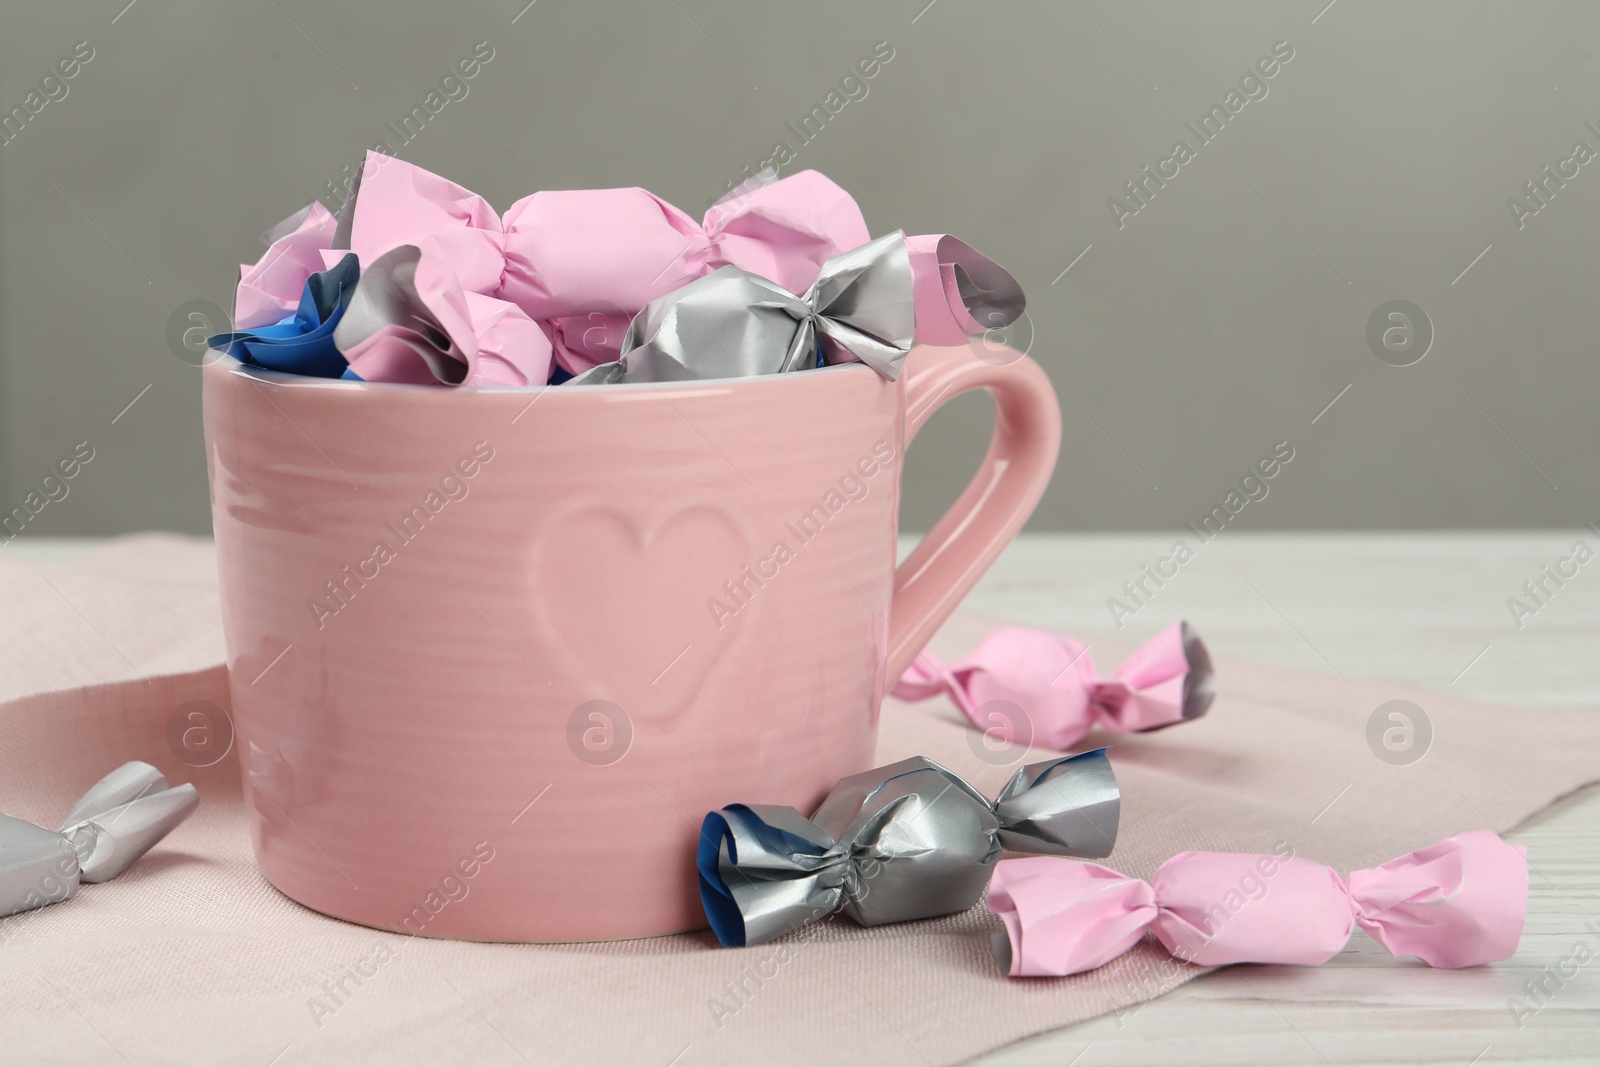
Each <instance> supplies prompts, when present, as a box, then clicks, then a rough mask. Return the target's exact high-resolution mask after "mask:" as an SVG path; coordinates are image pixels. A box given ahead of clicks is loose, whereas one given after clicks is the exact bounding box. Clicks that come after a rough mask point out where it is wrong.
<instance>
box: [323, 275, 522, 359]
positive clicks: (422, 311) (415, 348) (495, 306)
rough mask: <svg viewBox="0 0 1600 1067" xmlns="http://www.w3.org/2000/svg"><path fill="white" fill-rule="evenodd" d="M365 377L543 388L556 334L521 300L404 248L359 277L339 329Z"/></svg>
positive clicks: (339, 339) (342, 345)
mask: <svg viewBox="0 0 1600 1067" xmlns="http://www.w3.org/2000/svg"><path fill="white" fill-rule="evenodd" d="M333 338H334V343H335V344H337V345H338V347H339V351H340V352H342V353H343V354H344V357H345V359H347V360H348V361H349V363H350V369H351V370H352V371H353V372H355V374H356V376H357V377H359V378H361V379H362V380H364V381H377V382H404V383H411V384H416V385H468V386H523V385H543V384H545V382H546V381H547V380H548V379H549V377H550V356H551V347H550V339H549V338H548V337H547V336H546V335H545V333H544V330H543V329H542V328H541V327H540V325H539V324H538V323H536V322H534V321H533V320H532V319H530V318H529V317H528V315H527V313H526V312H524V311H523V310H522V309H521V308H519V307H517V306H516V305H515V304H512V303H509V302H507V301H504V300H497V299H495V298H494V297H491V296H484V295H483V294H481V293H475V292H472V291H471V290H468V289H465V288H464V287H463V286H462V284H461V282H460V280H459V279H458V278H457V277H456V275H455V272H454V271H452V270H451V269H450V267H449V266H448V264H447V263H446V262H445V261H444V259H442V258H441V257H439V256H437V255H426V254H424V253H423V251H422V250H421V249H420V248H418V247H417V246H416V245H401V246H399V247H398V248H394V249H391V250H389V251H388V252H385V253H384V254H383V255H381V256H379V257H378V258H377V259H376V260H374V261H373V262H372V263H371V264H369V265H368V266H367V268H366V270H365V271H364V272H363V273H362V275H361V280H360V282H358V283H357V284H356V291H355V295H354V296H353V297H352V298H351V300H350V306H349V308H348V309H346V311H345V313H344V317H343V318H342V319H341V320H340V321H339V325H338V327H337V328H336V329H335V330H334V334H333Z"/></svg>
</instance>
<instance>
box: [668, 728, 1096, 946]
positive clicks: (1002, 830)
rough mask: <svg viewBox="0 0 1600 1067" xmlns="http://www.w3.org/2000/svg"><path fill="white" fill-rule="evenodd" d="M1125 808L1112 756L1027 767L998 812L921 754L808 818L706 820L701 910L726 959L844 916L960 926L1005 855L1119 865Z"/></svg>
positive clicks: (736, 809) (830, 800)
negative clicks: (959, 916) (1116, 848)
mask: <svg viewBox="0 0 1600 1067" xmlns="http://www.w3.org/2000/svg"><path fill="white" fill-rule="evenodd" d="M1121 803H1122V798H1121V793H1120V791H1119V790H1118V788H1117V780H1116V776H1115V775H1114V774H1112V771H1111V763H1110V761H1109V760H1108V759H1107V758H1106V750H1105V749H1103V748H1102V749H1097V750H1095V751H1093V752H1085V753H1082V754H1080V755H1076V756H1068V757H1066V758H1064V759H1056V760H1047V761H1045V762H1042V763H1034V764H1030V765H1028V766H1026V767H1023V768H1022V769H1020V770H1018V771H1017V773H1016V774H1015V775H1014V776H1013V777H1012V779H1011V781H1010V782H1008V783H1007V784H1006V787H1005V788H1004V789H1002V790H1001V791H1000V795H999V797H998V798H996V799H995V800H993V801H991V800H989V799H988V798H987V797H985V796H984V795H983V794H982V793H980V792H978V790H976V789H974V788H973V787H972V786H971V785H969V784H967V783H966V782H965V781H963V780H962V779H961V778H960V777H958V776H957V775H955V774H954V773H952V772H951V771H949V770H946V769H945V768H944V767H941V766H939V764H937V763H935V762H933V761H932V760H930V759H926V758H924V757H921V756H916V757H913V758H911V759H907V760H901V761H900V762H899V763H893V764H890V765H889V766H887V767H880V768H878V769H876V770H871V771H866V772H864V773H862V774H856V775H852V776H851V777H849V778H846V779H844V780H843V781H841V782H840V783H839V784H838V785H836V786H834V788H833V791H832V792H831V793H829V794H828V797H827V799H826V800H824V801H823V802H822V805H821V807H819V808H818V809H817V811H816V813H815V814H813V815H812V816H811V817H810V818H809V819H808V818H806V817H805V816H803V815H801V814H800V813H799V812H798V811H796V810H795V809H794V808H790V807H784V806H782V805H771V804H731V805H729V806H728V807H725V808H722V809H721V810H719V811H713V812H711V813H709V814H708V815H707V816H706V817H705V821H704V823H703V824H702V827H701V832H700V849H699V855H698V857H697V859H696V866H697V868H698V870H699V879H700V900H701V903H702V904H704V906H705V909H706V918H707V919H708V920H710V923H711V929H712V930H713V931H714V932H715V933H716V935H717V939H718V940H719V941H721V942H722V944H723V945H724V946H727V947H730V948H732V947H739V946H744V945H760V944H764V943H766V942H768V941H771V940H773V939H774V938H777V937H781V936H782V935H784V934H786V933H789V932H791V931H793V930H797V929H799V928H800V927H802V926H805V925H807V924H808V923H812V922H815V921H817V920H818V919H822V918H824V917H826V916H828V915H831V914H832V913H833V912H835V911H842V912H844V914H846V915H848V916H849V917H850V918H852V919H854V920H855V921H856V922H858V923H860V924H861V925H863V926H879V925H882V924H884V923H895V922H905V921H908V920H911V919H927V918H932V917H934V916H938V915H951V914H954V913H956V912H960V911H965V910H966V909H967V908H969V907H971V906H972V905H973V904H975V903H977V902H978V900H979V899H981V898H982V896H983V894H984V891H985V890H986V889H987V888H988V885H989V877H990V875H991V874H992V873H993V871H994V865H995V864H996V863H997V862H998V861H999V859H1000V854H1001V852H1002V851H1003V850H1009V851H1012V852H1027V853H1035V854H1046V855H1056V856H1077V857H1080V858H1083V859H1099V858H1102V857H1104V856H1108V855H1110V853H1111V849H1112V846H1113V845H1115V844H1116V840H1117V821H1118V817H1119V815H1120V813H1121Z"/></svg>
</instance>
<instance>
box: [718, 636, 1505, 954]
mask: <svg viewBox="0 0 1600 1067" xmlns="http://www.w3.org/2000/svg"><path fill="white" fill-rule="evenodd" d="M1063 679H1065V680H1066V684H1065V685H1061V686H1059V687H1058V685H1057V683H1059V682H1061V681H1062V680H1063ZM1215 693H1216V686H1215V679H1214V676H1213V674H1212V670H1211V657H1210V654H1209V653H1208V652H1207V651H1206V647H1205V644H1204V642H1202V641H1201V640H1200V638H1199V636H1198V635H1197V634H1195V632H1194V631H1193V630H1192V629H1190V627H1189V625H1188V624H1187V623H1182V622H1180V623H1177V624H1175V625H1173V626H1171V627H1169V628H1168V629H1166V630H1164V631H1162V632H1161V633H1160V634H1157V635H1156V637H1155V638H1154V639H1152V640H1151V641H1149V642H1147V643H1146V644H1145V645H1143V646H1142V647H1140V648H1139V649H1137V650H1135V652H1134V653H1133V655H1132V656H1130V657H1129V658H1128V659H1127V661H1126V662H1125V663H1123V664H1122V666H1121V667H1119V668H1117V670H1116V671H1115V672H1114V673H1113V674H1112V675H1110V676H1109V677H1105V678H1102V677H1100V676H1099V674H1098V672H1096V670H1095V668H1094V666H1093V664H1092V663H1090V662H1089V660H1088V646H1086V645H1084V644H1083V643H1082V642H1080V641H1078V640H1076V639H1075V638H1072V637H1068V636H1067V635H1065V634H1055V633H1050V632H1048V631H1043V630H1029V629H1023V628H1018V627H1008V628H1005V629H1000V630H996V631H994V632H993V633H991V634H989V635H988V636H987V637H986V638H984V640H983V641H982V643H981V644H980V645H979V646H978V648H977V649H976V650H975V651H974V652H973V653H972V655H970V656H968V657H966V658H965V659H963V660H960V661H957V662H956V663H945V662H943V661H941V660H939V659H938V658H936V657H934V656H932V655H930V654H928V653H923V654H922V655H921V656H920V657H919V658H918V661H917V663H916V664H914V665H913V666H912V667H911V668H910V669H909V670H907V671H906V673H905V675H904V676H903V677H902V678H901V680H900V682H899V683H898V684H897V685H896V686H895V688H894V695H895V696H897V697H900V698H902V699H907V700H922V699H926V698H929V697H933V696H941V695H942V696H947V697H949V698H950V700H951V702H952V703H954V704H955V705H956V707H957V708H958V709H959V710H960V711H961V712H962V713H963V714H965V715H966V716H967V718H968V719H970V720H971V721H972V724H973V725H974V726H976V727H978V728H980V729H983V728H984V727H985V725H986V720H988V719H989V718H990V716H988V715H987V714H986V712H985V709H987V708H992V707H993V706H994V705H995V704H1002V705H1009V706H1010V707H1011V708H1013V709H1015V710H1016V711H1018V712H1019V718H1020V719H1021V721H1022V722H1024V723H1030V724H1033V725H1035V726H1037V727H1038V729H1037V730H1034V729H1031V728H1030V729H1029V730H1027V731H1026V732H1025V736H1021V737H1019V736H1017V730H1016V726H1017V721H1016V720H1013V719H1006V718H1005V717H1003V716H1002V717H1000V718H999V720H998V721H997V722H995V723H994V725H993V726H991V727H990V728H989V729H988V730H986V733H989V734H991V735H994V734H999V735H1001V736H1003V738H1004V739H1005V740H1008V741H1011V742H1013V743H1016V744H1019V745H1021V746H1022V747H1023V748H1024V749H1027V747H1028V746H1029V745H1030V744H1031V743H1033V742H1035V741H1037V742H1039V743H1040V744H1042V745H1043V746H1044V747H1051V748H1064V747H1065V746H1067V745H1070V744H1073V743H1075V742H1077V741H1078V740H1080V739H1081V738H1082V737H1083V736H1084V735H1086V734H1087V733H1089V732H1090V731H1091V730H1092V729H1095V728H1097V727H1099V728H1103V729H1106V730H1110V731H1114V732H1119V733H1135V732H1140V733H1142V732H1148V731H1153V730H1161V729H1165V728H1167V727H1169V726H1176V725H1179V724H1180V723H1185V722H1192V721H1194V720H1196V719H1198V718H1200V717H1201V716H1203V715H1204V714H1205V713H1206V711H1207V710H1208V709H1209V708H1210V706H1211V703H1212V700H1213V698H1214V696H1215ZM1121 811H1122V791H1121V789H1120V787H1119V786H1118V784H1117V780H1116V776H1115V775H1114V774H1113V773H1112V769H1111V763H1110V761H1109V760H1108V759H1107V756H1106V750H1105V749H1103V748H1101V749H1096V750H1094V751H1092V752H1084V753H1080V754H1079V755H1076V756H1064V757H1062V756H1058V757H1055V758H1052V759H1049V760H1046V761H1044V762H1041V763H1033V764H1029V765H1027V766H1025V767H1022V768H1020V769H1019V770H1017V772H1016V773H1015V774H1014V775H1013V776H1012V778H1011V781H1010V782H1009V783H1007V784H1006V786H1005V787H1004V788H1003V789H1001V790H1000V793H999V795H998V796H997V797H996V798H995V799H994V800H990V799H989V798H988V796H987V795H986V794H984V793H983V792H981V791H980V790H978V789H977V788H975V787H974V786H972V785H971V784H969V783H968V782H966V781H965V780H963V779H962V778H960V777H959V776H957V775H955V774H953V773H952V772H951V771H949V770H947V769H946V768H944V767H942V766H940V765H939V764H937V763H935V762H934V761H932V760H930V759H927V758H925V757H921V756H917V757H913V758H911V759H905V760H901V761H900V762H898V763H893V764H890V765H888V766H885V767H879V768H877V769H876V770H871V771H866V772H863V773H861V774H856V775H852V776H850V777H848V778H845V779H844V780H843V781H841V782H839V784H838V785H836V786H835V787H834V788H833V790H832V791H831V792H830V793H829V794H828V796H827V797H826V798H825V799H824V800H823V802H822V804H821V805H820V806H819V807H818V808H817V809H816V810H815V811H814V812H812V814H811V815H810V816H809V817H808V816H806V815H804V814H803V813H801V812H800V811H798V810H796V809H794V808H790V807H785V806H782V805H772V804H729V805H727V806H726V807H723V808H721V809H719V810H717V811H713V812H709V813H708V814H707V815H706V816H705V819H704V820H703V822H702V824H701V833H700V840H699V842H698V849H697V854H696V857H695V867H696V870H697V872H698V876H699V883H700V900H701V903H702V905H703V906H704V907H705V913H706V920H707V921H708V922H709V923H710V925H711V929H712V931H713V932H714V933H715V934H716V936H717V940H718V941H720V942H721V943H722V944H723V946H724V947H727V948H746V947H749V946H752V945H761V944H765V943H767V942H769V941H774V940H776V939H778V938H781V937H785V936H788V935H792V934H798V935H799V936H801V937H806V936H808V935H807V934H806V933H805V929H806V928H807V927H809V926H811V925H812V924H815V923H817V922H820V921H822V920H824V919H827V918H828V917H830V916H832V915H834V914H843V915H845V916H847V917H849V918H850V919H853V920H854V921H855V922H857V923H859V924H860V925H862V926H880V925H883V924H886V923H899V922H909V921H913V920H917V919H927V918H934V917H937V916H941V915H954V914H956V913H958V912H961V911H964V910H966V909H967V908H969V907H971V906H972V905H973V904H975V903H976V902H977V901H979V900H983V901H985V905H986V907H987V908H988V910H989V911H990V912H991V913H992V914H994V915H995V916H997V917H998V918H999V920H1000V922H1001V924H1003V926H1002V928H1001V929H998V930H995V931H994V933H993V936H992V939H991V948H992V951H993V954H994V957H995V962H996V963H997V964H998V968H999V970H1000V972H1001V973H1003V974H1006V975H1008V976H1010V977H1013V978H1060V977H1066V976H1069V975H1075V974H1082V973H1084V972H1086V971H1092V970H1095V969H1097V968H1099V967H1103V966H1105V965H1107V964H1109V963H1111V962H1112V961H1113V960H1115V959H1117V958H1118V957H1120V956H1122V955H1123V954H1124V953H1126V952H1129V951H1131V950H1132V949H1133V948H1134V946H1135V945H1137V944H1138V943H1139V942H1140V941H1141V940H1143V939H1144V938H1145V936H1146V933H1147V932H1148V933H1153V934H1154V935H1155V939H1156V941H1158V942H1159V943H1160V944H1161V946H1162V947H1163V948H1164V949H1165V950H1166V951H1167V952H1168V953H1170V954H1171V955H1172V956H1173V957H1175V958H1176V960H1177V961H1180V965H1181V964H1196V965H1199V966H1225V965H1228V964H1235V963H1277V964H1300V965H1311V966H1315V965H1317V964H1322V963H1326V962H1328V961H1329V960H1330V959H1332V958H1333V957H1334V956H1336V955H1338V954H1339V953H1340V952H1341V951H1342V950H1343V949H1344V947H1345V945H1346V943H1347V942H1348V941H1349V940H1350V936H1351V934H1352V933H1353V931H1354V930H1355V928H1356V927H1357V926H1359V927H1361V928H1362V929H1363V930H1365V931H1367V932H1368V933H1369V934H1371V935H1372V937H1373V938H1374V939H1376V940H1377V942H1378V943H1379V944H1381V945H1382V946H1383V947H1384V948H1386V949H1388V950H1389V951H1390V952H1392V953H1394V954H1395V955H1397V956H1399V955H1410V956H1416V957H1417V958H1419V959H1421V960H1422V961H1423V962H1424V963H1426V964H1428V965H1429V966H1430V967H1447V968H1455V967H1473V966H1477V965H1479V964H1484V963H1494V962H1496V961H1498V960H1503V959H1506V958H1508V957H1509V956H1511V954H1512V953H1514V952H1515V951H1516V949H1517V945H1518V943H1519V941H1520V940H1521V937H1522V929H1523V925H1524V922H1525V920H1526V918H1527V908H1528V857H1527V851H1526V850H1525V849H1524V848H1522V847H1521V846H1519V845H1512V844H1510V843H1508V842H1506V841H1503V840H1501V839H1500V837H1499V835H1498V834H1495V833H1493V832H1491V831H1487V830H1476V831H1468V832H1466V833H1461V834H1457V835H1455V836H1454V837H1450V838H1446V839H1445V840H1443V841H1440V842H1437V843H1435V844H1433V845H1429V846H1427V847H1425V848H1420V849H1417V850H1416V851H1414V852H1410V853H1407V854H1406V855H1404V856H1401V857H1400V858H1398V859H1395V860H1392V861H1390V862H1389V863H1385V864H1383V865H1382V866H1379V867H1374V868H1369V869H1364V870H1355V871H1351V872H1350V873H1349V874H1348V875H1344V876H1341V875H1340V874H1339V873H1338V872H1337V871H1335V870H1333V869H1332V868H1330V867H1326V866H1324V865H1322V864H1319V863H1314V862H1312V861H1310V860H1307V859H1303V858H1301V857H1298V856H1296V855H1294V851H1293V849H1291V848H1289V847H1288V845H1287V844H1286V843H1285V844H1282V845H1280V846H1279V847H1278V848H1277V849H1276V850H1275V851H1274V852H1273V853H1272V854H1270V855H1247V854H1242V853H1231V852H1181V853H1179V854H1178V855H1176V856H1174V857H1172V858H1171V859H1169V860H1168V861H1167V862H1166V863H1164V864H1162V865H1161V867H1160V868H1159V869H1158V870H1157V871H1156V872H1155V874H1154V875H1153V876H1152V878H1151V879H1150V880H1149V881H1142V880H1140V879H1137V878H1130V877H1128V876H1126V875H1124V874H1121V873H1119V872H1118V871H1115V870H1113V869H1111V868H1109V867H1102V866H1100V865H1099V864H1095V863H1084V862H1082V858H1090V859H1097V858H1101V857H1105V856H1109V855H1110V854H1111V852H1112V850H1113V849H1114V848H1115V846H1116V842H1117V829H1118V823H1119V822H1120V817H1121ZM1005 852H1012V853H1021V854H1023V855H1021V856H1018V857H1015V858H1012V859H1002V858H1001V857H1002V855H1003V854H1004V853H1005Z"/></svg>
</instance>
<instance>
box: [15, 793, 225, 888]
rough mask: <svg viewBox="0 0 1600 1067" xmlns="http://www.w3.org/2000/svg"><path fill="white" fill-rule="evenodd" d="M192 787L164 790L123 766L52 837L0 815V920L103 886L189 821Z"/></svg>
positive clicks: (41, 829) (85, 797) (196, 800)
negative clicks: (93, 885) (81, 887)
mask: <svg viewBox="0 0 1600 1067" xmlns="http://www.w3.org/2000/svg"><path fill="white" fill-rule="evenodd" d="M198 803H199V796H198V795H197V794H196V792H195V788H194V786H193V785H189V784H185V785H180V786H176V787H173V788H169V787H168V786H167V780H166V779H165V778H164V777H162V775H161V772H160V771H158V770H156V769H155V768H154V767H152V766H150V765H149V764H148V763H137V762H135V763H125V764H123V765H122V766H121V767H118V768H117V769H116V770H114V771H112V772H111V773H110V774H108V775H106V776H105V777H104V778H102V779H100V781H98V782H96V783H95V784H94V786H93V787H91V788H90V790H89V791H88V792H87V793H85V794H84V795H83V799H81V800H79V801H78V803H77V804H76V805H75V806H74V807H73V809H72V811H71V813H69V814H68V815H67V818H66V821H65V822H63V823H62V825H61V829H60V830H59V831H52V830H47V829H45V828H44V827H42V826H36V825H34V824H33V823H31V822H27V821H26V820H24V819H17V818H13V817H12V816H10V815H0V916H5V915H15V914H17V913H18V912H22V911H29V910H31V909H33V908H39V907H43V906H44V905H46V904H56V903H59V902H61V901H63V900H66V899H68V898H69V897H71V896H72V895H73V894H74V893H76V892H77V890H78V886H79V884H80V883H83V882H91V883H92V882H104V881H107V880H109V879H112V878H115V877H116V876H117V875H119V874H121V873H122V872H123V871H125V870H127V869H128V868H129V867H131V866H132V865H133V864H134V863H135V862H136V861H137V860H138V859H139V857H140V856H143V855H144V854H145V853H146V852H148V851H150V849H151V848H152V847H154V846H155V844H156V843H157V842H158V841H160V840H161V839H162V838H163V837H165V836H166V835H167V834H168V833H170V832H171V831H172V829H173V828H174V827H176V826H177V825H178V824H179V823H181V822H183V820H184V819H186V818H188V817H189V815H190V813H192V812H193V811H194V809H195V806H196V805H197V804H198Z"/></svg>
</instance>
